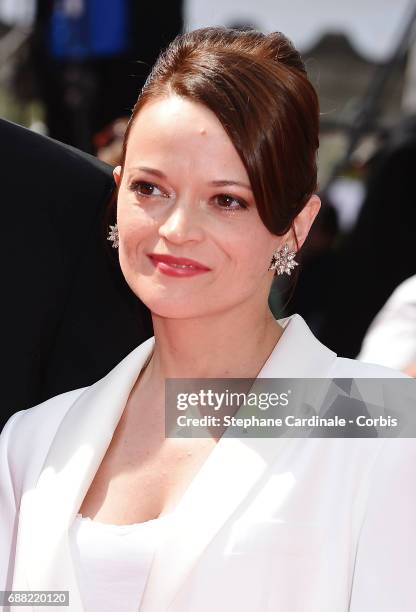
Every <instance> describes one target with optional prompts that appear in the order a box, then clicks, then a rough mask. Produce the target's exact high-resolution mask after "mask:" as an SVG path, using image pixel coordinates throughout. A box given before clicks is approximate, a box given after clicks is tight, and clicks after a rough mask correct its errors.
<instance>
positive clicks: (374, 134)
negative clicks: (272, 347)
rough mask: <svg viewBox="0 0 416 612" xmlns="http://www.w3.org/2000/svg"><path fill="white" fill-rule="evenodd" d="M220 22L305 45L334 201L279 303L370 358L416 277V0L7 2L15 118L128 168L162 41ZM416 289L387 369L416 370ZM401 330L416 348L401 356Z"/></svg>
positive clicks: (0, 22)
mask: <svg viewBox="0 0 416 612" xmlns="http://www.w3.org/2000/svg"><path fill="white" fill-rule="evenodd" d="M208 25H227V26H233V27H238V28H256V29H260V30H262V31H264V32H270V31H274V30H281V31H282V32H284V33H285V34H286V35H287V36H289V37H290V38H291V39H292V41H293V42H294V44H295V46H296V47H297V48H298V49H299V50H300V51H301V53H302V56H303V58H304V60H305V62H306V66H307V69H308V73H309V76H310V78H311V80H312V82H313V83H314V85H315V87H316V89H317V91H318V94H319V97H320V103H321V112H322V115H321V136H320V141H321V145H320V152H319V190H320V195H321V198H322V201H323V206H322V210H321V212H320V214H319V216H318V219H317V221H316V223H315V225H314V228H313V231H312V232H311V234H310V237H309V238H308V241H307V243H306V245H305V247H304V248H303V249H302V254H301V255H300V256H299V257H298V260H299V261H301V263H302V266H299V268H302V271H301V274H300V275H299V278H295V281H296V282H295V283H293V282H292V280H293V279H292V278H291V279H286V280H284V279H282V278H279V279H277V280H276V282H275V283H274V286H273V289H272V293H271V296H270V304H271V307H272V310H273V311H274V312H275V314H276V315H277V316H287V315H290V314H292V313H293V312H298V313H300V314H301V315H302V316H303V317H304V318H305V319H306V321H307V322H308V324H309V326H310V327H311V328H312V330H313V332H314V333H315V334H316V335H317V336H318V338H319V339H321V341H322V342H323V343H324V344H326V345H327V346H329V347H330V348H331V349H333V350H335V351H336V352H337V353H338V354H340V355H342V356H348V357H356V356H357V355H359V353H360V350H362V346H363V342H364V339H365V336H366V334H367V331H368V329H369V328H370V329H372V331H373V332H374V329H375V326H376V323H375V322H374V319H375V317H376V315H377V313H379V311H380V310H381V309H382V308H383V307H384V305H385V304H386V302H387V300H388V299H389V297H390V296H391V295H392V294H393V292H394V291H395V290H396V288H397V287H399V285H400V284H401V283H402V282H403V281H405V280H406V279H408V278H410V277H412V276H413V275H415V274H416V261H415V248H414V243H415V238H416V236H415V228H416V198H415V192H414V175H415V170H416V1H415V0H394V2H392V1H391V0H348V2H346V1H340V2H338V3H334V2H333V1H331V0H315V1H314V2H313V3H311V2H309V3H308V2H305V1H304V0H303V1H301V0H291V2H287V1H285V0H257V1H256V2H253V1H252V0H238V1H237V0H210V1H209V2H206V0H186V1H184V2H179V1H177V0H169V2H164V3H162V2H157V0H153V1H151V2H150V1H149V0H143V1H142V0H39V1H38V2H36V0H0V111H1V116H2V117H3V118H6V119H9V120H10V121H13V122H16V123H19V124H21V125H23V126H27V127H29V128H30V129H32V130H34V131H37V132H40V133H42V134H45V135H49V136H51V137H52V138H54V139H57V140H60V141H62V142H65V143H67V144H71V145H73V146H75V147H77V148H79V149H81V150H83V151H85V152H88V153H91V154H93V155H96V156H98V157H99V158H100V159H102V160H103V161H106V162H107V163H109V164H112V165H115V164H117V162H118V160H119V157H120V151H121V141H122V137H123V133H124V129H125V126H126V122H127V118H128V116H129V113H130V111H131V109H132V107H133V105H134V102H135V100H136V98H137V95H138V93H139V91H140V88H141V87H142V85H143V83H144V80H145V78H146V76H147V74H148V72H149V70H150V68H151V66H152V64H153V62H154V60H155V59H156V57H157V55H158V53H159V51H160V49H161V48H163V47H164V46H166V45H167V44H168V43H169V41H170V40H172V39H173V38H174V37H175V36H176V35H177V34H178V33H179V32H181V31H183V29H194V28H198V27H203V26H208ZM299 268H297V270H298V269H299ZM413 287H415V284H414V283H413ZM414 293H416V288H415V289H414ZM414 293H413V290H412V291H411V292H410V293H409V291H408V292H407V293H406V298H405V299H406V300H407V301H409V300H410V304H411V305H410V307H409V304H408V303H406V315H403V314H402V313H403V310H402V308H403V305H402V304H400V305H399V307H398V312H397V314H396V313H393V314H391V313H390V315H389V317H390V321H392V320H395V317H396V316H397V317H399V319H400V321H401V322H403V316H406V317H407V323H409V320H410V324H409V325H407V326H406V327H405V331H404V332H403V331H401V336H400V334H398V336H397V338H396V340H397V350H396V349H394V348H393V345H394V342H395V341H393V340H391V339H390V340H389V344H388V345H387V344H386V345H385V347H384V348H385V353H386V357H385V358H384V363H386V365H392V366H393V367H400V369H406V368H411V367H412V366H413V364H416V356H415V355H416V295H415V294H414ZM409 296H410V297H409ZM390 311H391V308H390V310H389V312H390ZM409 313H410V314H409ZM409 317H410V319H409ZM378 321H380V318H379V320H378ZM371 326H372V327H371ZM401 329H402V328H401ZM400 337H401V338H402V340H403V338H404V337H405V338H406V342H407V344H409V342H410V344H411V345H412V346H413V353H412V352H410V353H409V352H407V353H406V357H403V356H402V357H401V359H400V358H398V359H396V360H395V361H394V360H393V363H392V355H393V354H395V351H396V353H398V354H400V352H401V348H400V346H401V344H400V342H401V340H400ZM394 346H396V345H394ZM370 353H371V351H370ZM382 353H383V350H380V349H378V350H377V355H375V357H378V360H379V362H380V363H383V355H382ZM366 357H367V356H366ZM375 357H370V360H371V361H375V360H376V359H375ZM389 360H390V361H389ZM408 371H409V372H410V371H411V369H409V370H408Z"/></svg>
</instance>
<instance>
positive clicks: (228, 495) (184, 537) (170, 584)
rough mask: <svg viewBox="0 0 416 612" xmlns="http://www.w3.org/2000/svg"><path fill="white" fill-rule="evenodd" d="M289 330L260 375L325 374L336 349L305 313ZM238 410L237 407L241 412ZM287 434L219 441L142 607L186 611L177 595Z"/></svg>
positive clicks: (173, 524)
mask: <svg viewBox="0 0 416 612" xmlns="http://www.w3.org/2000/svg"><path fill="white" fill-rule="evenodd" d="M279 323H280V324H281V325H282V326H283V327H285V331H284V333H283V335H282V336H281V338H280V339H279V342H278V343H277V345H276V347H275V348H274V350H273V352H272V353H271V355H270V356H269V358H268V359H267V361H266V363H265V364H264V366H263V368H262V370H261V371H260V373H259V374H258V378H300V377H301V378H318V377H323V378H324V377H325V376H327V374H328V371H329V369H330V368H331V367H332V365H333V364H334V361H335V359H336V354H335V353H333V352H332V351H330V350H329V349H327V348H326V347H324V346H323V345H322V344H321V343H320V342H319V341H318V340H317V339H316V338H315V337H314V335H313V334H312V332H311V331H310V329H309V327H308V326H307V325H306V323H305V322H304V320H303V319H302V317H300V316H299V315H293V316H292V317H288V318H286V319H281V320H279ZM237 415H238V412H237ZM290 444H291V440H290V439H289V438H244V439H243V438H227V436H226V432H225V434H224V435H223V437H222V438H221V439H220V440H219V441H218V443H217V445H216V446H215V447H214V449H213V450H212V452H211V453H210V455H209V456H208V458H207V459H206V461H205V462H204V464H203V466H202V467H201V469H200V470H199V472H198V473H197V475H196V476H195V478H194V479H193V481H192V483H191V484H190V486H189V487H188V489H187V490H186V492H185V494H184V496H183V497H182V499H181V501H180V503H179V504H178V505H177V507H176V508H175V511H174V512H173V514H172V517H171V518H172V520H171V521H170V524H168V525H166V533H165V537H164V539H162V542H161V545H160V546H159V548H158V550H157V551H156V554H155V557H154V561H153V565H152V569H151V572H150V575H149V579H148V581H147V584H146V588H145V592H144V595H143V598H142V602H141V605H140V609H139V610H140V612H161V611H162V610H163V611H169V612H182V611H181V609H180V607H179V608H178V609H177V608H176V607H175V596H176V595H177V594H178V593H179V591H180V589H181V587H183V585H184V584H186V579H187V577H188V576H189V574H190V572H191V570H192V568H193V566H194V565H195V563H196V561H197V560H198V558H199V557H200V556H201V554H202V553H203V551H204V549H205V548H206V547H207V546H208V544H209V543H210V541H211V540H212V539H213V538H214V536H215V534H216V533H217V532H218V531H219V530H220V528H221V527H222V526H223V525H224V523H225V522H226V521H227V520H228V519H229V518H230V517H231V516H232V514H233V513H234V512H235V511H236V509H237V508H238V506H239V505H240V504H241V503H242V502H243V501H244V499H246V498H247V496H248V495H249V494H250V491H251V490H252V489H253V487H254V486H255V484H256V482H258V481H259V479H260V478H261V477H262V476H263V474H264V473H265V471H266V470H267V469H268V467H269V466H270V465H271V464H272V463H273V461H274V460H275V458H276V457H277V456H278V455H282V454H283V453H284V452H285V450H286V448H287V447H289V446H290Z"/></svg>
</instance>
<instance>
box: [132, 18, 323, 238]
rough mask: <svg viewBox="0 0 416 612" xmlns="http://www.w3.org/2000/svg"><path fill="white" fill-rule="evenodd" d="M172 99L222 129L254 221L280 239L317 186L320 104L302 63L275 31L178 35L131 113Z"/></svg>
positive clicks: (225, 30)
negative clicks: (236, 158) (249, 194)
mask: <svg viewBox="0 0 416 612" xmlns="http://www.w3.org/2000/svg"><path fill="white" fill-rule="evenodd" d="M170 94H177V95H180V96H184V97H186V98H189V99H190V100H194V101H195V102H199V103H202V104H204V105H205V106H206V107H207V108H209V109H210V110H211V111H213V112H214V113H215V115H216V116H217V118H218V120H219V121H220V122H221V124H222V126H223V127H224V129H225V131H226V132H227V134H228V136H229V137H230V139H231V141H232V143H233V144H234V146H235V148H236V150H237V152H238V153H239V155H240V157H241V160H242V162H243V163H244V166H245V168H246V170H247V174H248V176H249V179H250V183H251V187H252V189H253V193H254V198H255V200H256V204H257V208H258V212H259V215H260V217H261V219H262V221H263V223H264V224H265V226H266V227H267V228H268V229H269V231H270V232H272V233H274V234H276V235H283V234H285V233H286V232H287V231H288V230H289V229H290V227H293V221H294V219H295V217H296V216H297V215H298V213H299V212H300V211H301V210H302V208H303V207H304V205H305V204H306V202H307V201H308V199H309V198H310V196H311V195H312V194H313V193H314V191H315V190H316V187H317V168H316V152H317V148H318V146H319V136H318V133H319V104H318V98H317V95H316V92H315V90H314V88H313V86H312V84H311V83H310V81H309V80H308V78H307V74H306V70H305V66H304V64H303V61H302V59H301V57H300V55H299V53H298V51H297V50H296V49H295V47H294V46H293V44H292V43H291V42H290V41H289V40H288V39H287V38H286V37H285V36H284V35H283V34H281V33H280V32H274V33H272V34H268V35H265V34H262V33H261V32H257V31H243V30H235V29H230V28H223V27H211V28H202V29H199V30H195V31H193V32H188V33H185V34H182V35H180V36H178V37H177V38H175V40H174V41H173V42H172V43H171V44H170V45H169V46H168V48H167V49H166V50H165V51H163V52H162V53H161V55H160V56H159V58H158V60H157V62H156V64H155V65H154V67H153V69H152V71H151V73H150V75H149V77H148V79H147V81H146V83H145V85H144V87H143V89H142V91H141V94H140V96H139V98H138V100H137V103H136V105H135V107H134V109H133V113H132V116H131V118H130V122H129V125H128V127H127V130H126V134H125V137H124V144H123V157H122V166H123V165H124V160H125V155H126V148H127V143H128V138H129V133H130V130H131V128H132V125H133V123H134V120H135V118H136V116H137V114H138V113H139V112H140V110H141V109H142V108H143V106H144V105H145V104H146V103H147V102H149V100H151V99H153V98H157V97H158V98H160V97H163V96H168V95H170Z"/></svg>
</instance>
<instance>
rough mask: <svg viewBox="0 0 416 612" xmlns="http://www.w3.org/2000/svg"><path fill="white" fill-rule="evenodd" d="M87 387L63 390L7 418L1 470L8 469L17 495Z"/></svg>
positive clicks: (0, 437)
mask: <svg viewBox="0 0 416 612" xmlns="http://www.w3.org/2000/svg"><path fill="white" fill-rule="evenodd" d="M85 389H88V387H83V388H81V389H75V390H73V391H68V392H66V393H61V394H60V395H57V396H55V397H52V398H50V399H48V400H46V401H44V402H42V403H40V404H37V405H36V406H33V407H32V408H28V409H26V410H20V411H19V412H16V413H15V414H13V415H12V416H11V417H10V418H9V419H8V421H7V422H6V424H5V426H4V427H3V429H2V431H1V434H0V471H1V472H2V473H3V472H4V471H7V472H8V473H9V477H10V478H11V480H12V481H13V483H14V488H15V494H16V495H17V496H18V492H19V490H20V491H21V489H22V487H24V484H25V481H26V479H28V480H29V481H30V479H31V478H32V477H35V475H36V473H37V471H38V469H39V468H40V466H41V465H42V464H43V462H44V460H45V458H46V455H47V452H48V450H49V447H50V445H51V442H52V440H53V438H54V436H55V433H56V431H57V429H58V427H59V425H60V423H61V421H62V420H63V418H64V417H65V415H66V413H67V411H68V410H69V408H70V407H71V406H72V405H73V403H74V402H75V401H76V400H77V399H78V397H80V395H81V394H82V393H83V392H84V391H85Z"/></svg>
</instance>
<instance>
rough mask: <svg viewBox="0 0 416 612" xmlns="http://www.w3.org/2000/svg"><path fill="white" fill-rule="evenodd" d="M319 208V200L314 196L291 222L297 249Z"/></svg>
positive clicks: (304, 238) (306, 234) (305, 236)
mask: <svg viewBox="0 0 416 612" xmlns="http://www.w3.org/2000/svg"><path fill="white" fill-rule="evenodd" d="M320 208H321V200H320V199H319V198H318V196H317V195H316V194H314V195H313V196H311V197H310V198H309V200H308V201H307V203H306V204H305V206H304V207H303V209H302V210H301V211H300V213H299V214H298V216H297V217H296V219H295V220H294V222H293V225H294V230H295V232H296V238H297V241H298V246H299V249H300V248H301V246H302V245H303V243H304V242H305V240H306V238H307V236H308V234H309V230H310V229H311V227H312V223H313V222H314V221H315V217H316V215H317V214H318V212H319V209H320Z"/></svg>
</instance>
